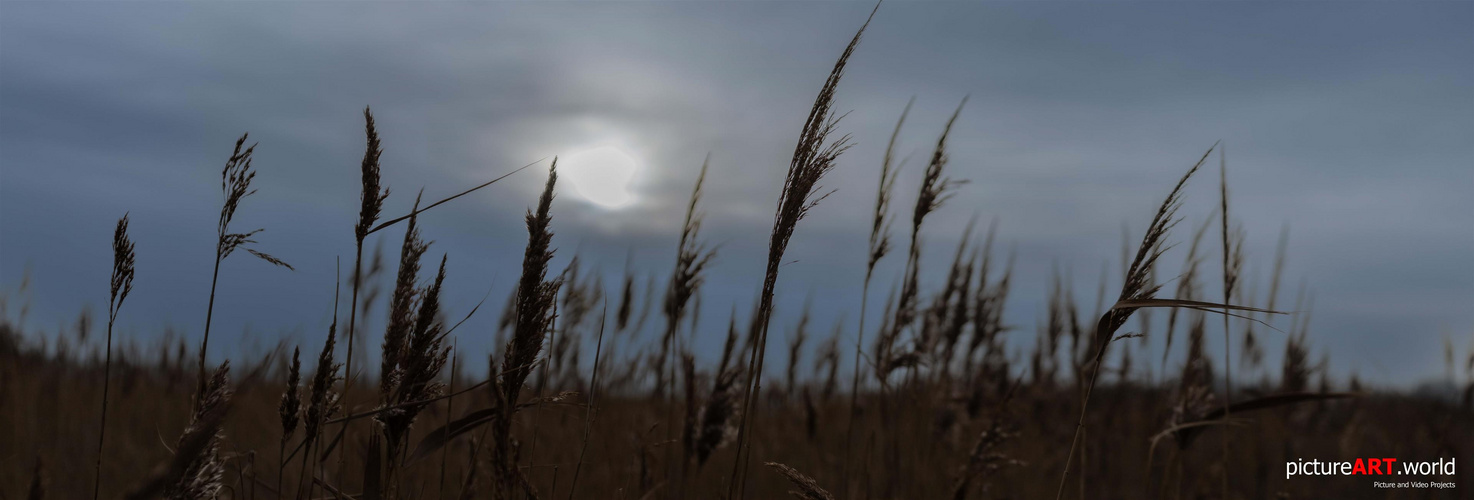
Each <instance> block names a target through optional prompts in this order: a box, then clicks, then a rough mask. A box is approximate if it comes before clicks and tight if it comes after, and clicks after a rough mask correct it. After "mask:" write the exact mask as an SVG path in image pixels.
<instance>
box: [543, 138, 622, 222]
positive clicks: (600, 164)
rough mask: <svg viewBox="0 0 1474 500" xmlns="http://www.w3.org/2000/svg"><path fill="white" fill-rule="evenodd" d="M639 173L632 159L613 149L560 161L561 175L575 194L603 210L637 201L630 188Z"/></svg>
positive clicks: (588, 151) (596, 149)
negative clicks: (570, 185) (571, 186)
mask: <svg viewBox="0 0 1474 500" xmlns="http://www.w3.org/2000/svg"><path fill="white" fill-rule="evenodd" d="M639 170H640V166H639V164H638V162H636V161H635V159H634V158H633V157H631V156H630V155H629V154H628V153H625V152H624V151H621V150H620V149H619V148H616V147H614V146H598V147H594V148H590V149H585V150H583V151H579V152H577V153H574V154H571V155H568V156H567V157H565V158H562V159H559V160H558V171H559V174H560V176H561V177H564V178H566V179H568V183H569V184H572V185H573V191H574V192H576V193H578V195H579V196H582V197H583V198H584V199H586V200H589V202H591V203H593V204H595V205H598V206H600V207H604V208H619V207H622V206H625V205H628V204H630V202H633V201H635V195H634V193H631V192H630V190H629V184H630V181H631V180H633V179H634V177H635V173H636V172H638V171H639Z"/></svg>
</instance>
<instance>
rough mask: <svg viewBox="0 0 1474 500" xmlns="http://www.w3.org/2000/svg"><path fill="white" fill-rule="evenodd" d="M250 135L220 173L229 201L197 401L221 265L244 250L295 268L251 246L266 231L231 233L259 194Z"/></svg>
mask: <svg viewBox="0 0 1474 500" xmlns="http://www.w3.org/2000/svg"><path fill="white" fill-rule="evenodd" d="M249 135H250V134H242V135H241V137H240V139H237V140H236V141H235V150H234V151H233V152H231V154H230V159H229V160H226V162H225V168H224V169H222V170H221V171H220V190H221V192H223V193H224V195H225V202H224V203H223V204H222V205H221V206H220V220H219V223H218V224H217V225H216V230H217V232H218V235H219V238H218V239H217V240H216V242H215V270H214V272H213V273H212V274H211V277H210V301H209V305H208V306H206V308H205V334H204V338H202V339H201V340H200V362H199V388H198V390H197V392H196V394H195V399H196V400H199V399H201V398H203V397H205V396H206V393H205V390H206V380H205V354H206V352H207V351H208V349H209V347H210V325H211V323H212V319H213V318H214V315H215V288H216V285H218V284H219V282H220V262H221V261H223V260H225V258H226V257H229V256H230V254H231V253H233V252H234V251H235V250H236V249H237V248H240V249H243V250H245V251H246V252H248V253H250V254H251V255H253V256H255V257H256V258H259V259H261V260H264V261H266V262H268V263H270V264H272V265H275V266H280V267H285V268H287V269H292V266H291V265H290V264H287V263H286V262H283V261H282V260H281V259H278V258H276V257H273V256H271V255H270V254H267V253H264V252H261V251H258V250H256V249H253V248H250V246H249V245H251V244H253V243H256V240H253V239H251V238H253V237H254V236H255V235H256V234H258V233H260V232H261V231H264V229H259V228H258V229H254V230H251V231H246V232H244V233H232V232H230V222H231V220H233V219H234V218H235V211H236V209H238V208H240V203H241V201H242V200H244V199H245V198H246V197H247V196H250V195H252V194H255V193H256V190H255V189H251V181H252V180H253V179H255V178H256V172H255V171H253V170H252V169H251V153H253V152H255V151H256V145H255V144H252V145H251V146H250V147H248V148H246V149H244V150H242V149H241V147H242V146H244V145H245V144H246V138H247V137H248V136H249Z"/></svg>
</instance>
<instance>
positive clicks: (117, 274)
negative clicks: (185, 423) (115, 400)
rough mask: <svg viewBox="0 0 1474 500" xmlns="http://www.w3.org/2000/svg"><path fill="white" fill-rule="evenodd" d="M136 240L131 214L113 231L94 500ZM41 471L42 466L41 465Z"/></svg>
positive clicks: (130, 289) (120, 220)
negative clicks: (116, 331) (116, 333)
mask: <svg viewBox="0 0 1474 500" xmlns="http://www.w3.org/2000/svg"><path fill="white" fill-rule="evenodd" d="M133 261H134V253H133V240H130V239H128V214H123V218H121V219H118V226H117V228H116V229H114V230H113V278H112V284H111V287H110V288H109V293H108V308H107V344H106V345H105V346H104V347H103V349H104V352H105V354H104V357H105V358H106V361H104V362H103V368H102V409H101V410H100V411H99V413H100V416H99V417H98V419H99V420H98V424H97V462H96V464H95V470H94V472H93V476H92V498H93V500H96V499H97V496H98V492H99V491H100V489H101V487H102V451H103V443H105V442H106V441H104V438H105V437H106V436H107V401H108V388H109V386H110V385H111V383H112V381H111V376H110V375H111V374H112V371H113V323H115V322H117V320H118V311H119V310H120V309H122V308H123V300H124V299H127V298H128V292H131V291H133V270H134V262H133ZM37 467H38V468H37V470H38V471H39V470H40V469H39V467H40V466H39V465H37Z"/></svg>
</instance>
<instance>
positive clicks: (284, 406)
mask: <svg viewBox="0 0 1474 500" xmlns="http://www.w3.org/2000/svg"><path fill="white" fill-rule="evenodd" d="M277 414H278V415H279V416H280V417H281V429H282V433H281V442H280V443H278V445H277V457H278V465H277V470H276V491H277V493H279V494H285V492H283V491H282V476H283V471H284V470H285V469H286V466H287V442H288V441H291V440H292V435H293V434H295V433H296V431H297V424H299V423H300V422H301V421H302V349H301V348H298V347H294V348H292V362H291V364H289V365H288V366H287V388H286V390H285V391H282V395H281V403H280V404H278V405H277Z"/></svg>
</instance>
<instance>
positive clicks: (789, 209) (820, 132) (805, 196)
mask: <svg viewBox="0 0 1474 500" xmlns="http://www.w3.org/2000/svg"><path fill="white" fill-rule="evenodd" d="M879 9H880V4H879V3H876V4H875V10H871V11H870V16H869V17H867V18H866V19H865V24H862V25H861V26H860V29H859V30H858V31H856V32H855V36H854V38H852V39H850V43H849V45H847V46H846V47H845V49H844V52H843V53H841V54H840V56H839V60H838V61H835V63H834V69H832V70H830V71H829V77H828V78H827V79H826V80H825V81H824V86H823V88H821V89H820V91H819V96H818V97H817V98H815V99H814V107H813V108H812V109H810V110H809V116H808V118H807V119H806V120H805V121H804V126H803V130H802V132H800V133H799V140H798V144H797V146H795V147H794V152H793V159H792V160H791V161H790V162H789V165H788V175H787V177H786V178H785V179H784V181H783V190H782V191H781V192H780V194H779V195H778V210H777V213H776V214H775V215H774V216H773V232H772V236H771V238H770V239H769V242H768V264H767V271H766V273H765V275H764V277H763V288H762V295H761V297H760V299H759V305H758V313H757V315H756V317H754V321H755V322H756V324H757V326H758V328H759V331H760V335H758V336H757V338H756V339H755V340H756V342H755V344H754V346H755V348H754V349H753V352H752V355H751V356H749V357H748V370H747V371H748V383H747V386H746V388H745V389H744V391H743V396H742V407H743V411H742V423H741V425H739V426H738V437H737V459H736V460H735V461H734V462H733V465H732V482H731V483H729V484H728V490H727V496H728V497H729V498H730V497H732V496H733V495H732V493H733V492H734V491H735V489H736V488H737V486H738V485H739V484H741V485H743V488H744V490H743V491H744V494H745V492H746V489H745V486H746V474H745V472H744V473H742V474H741V475H740V476H739V471H745V470H746V469H745V467H744V466H745V465H746V464H747V463H748V462H749V461H750V460H751V454H750V453H749V454H748V455H747V456H746V458H743V453H742V451H743V448H744V446H745V443H746V442H747V437H746V436H747V433H748V427H749V425H750V423H751V420H752V419H751V416H752V411H753V401H754V399H753V395H755V394H759V393H760V390H761V387H762V378H763V361H764V359H765V358H766V354H767V346H768V321H769V319H770V318H771V316H772V314H773V291H774V288H775V287H776V286H777V284H778V268H779V266H780V265H781V264H782V262H783V253H784V252H785V251H786V250H787V249H788V242H789V240H790V239H792V238H793V232H794V229H795V228H796V227H797V226H798V221H799V220H801V219H803V218H804V216H805V215H807V214H808V212H809V210H810V209H812V208H814V206H815V205H816V204H818V203H819V201H821V200H823V199H824V198H825V197H826V196H828V193H824V194H818V193H816V192H815V188H817V187H818V185H819V181H820V180H821V179H823V178H824V175H825V174H827V173H829V171H830V170H833V169H834V167H835V161H836V160H838V159H839V155H840V154H842V153H844V152H845V150H847V149H849V136H848V135H845V136H841V137H840V138H839V139H837V140H830V139H829V135H830V134H831V133H833V132H834V129H835V127H836V126H837V125H838V123H839V117H837V116H836V115H835V114H834V112H833V111H832V110H831V107H832V106H833V104H834V92H835V90H836V89H837V88H838V87H839V80H840V78H841V77H843V76H844V69H845V64H846V63H847V62H849V58H850V55H851V54H853V53H854V52H855V47H856V46H857V45H859V43H860V36H861V35H863V34H864V33H865V28H866V27H867V26H869V25H870V20H871V19H874V17H875V11H876V10H879Z"/></svg>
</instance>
